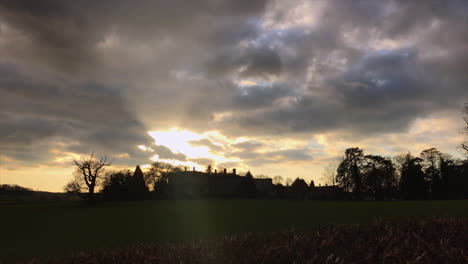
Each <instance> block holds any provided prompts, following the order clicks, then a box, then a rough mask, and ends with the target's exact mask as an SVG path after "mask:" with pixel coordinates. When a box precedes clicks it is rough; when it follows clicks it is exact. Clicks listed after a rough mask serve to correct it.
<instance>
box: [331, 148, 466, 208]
mask: <svg viewBox="0 0 468 264" xmlns="http://www.w3.org/2000/svg"><path fill="white" fill-rule="evenodd" d="M467 176H468V160H460V159H455V158H453V157H451V156H450V155H449V154H445V153H442V152H440V151H439V150H437V149H436V148H429V149H426V150H423V151H422V152H421V153H420V154H419V156H414V155H412V154H411V153H408V154H405V155H399V156H396V157H394V158H390V157H382V156H379V155H372V154H370V155H365V154H364V151H363V150H362V149H360V148H357V147H355V148H348V149H346V151H345V153H344V156H343V157H342V159H341V162H340V163H339V165H338V168H337V170H336V178H335V181H336V183H337V185H338V186H339V187H341V188H343V190H344V191H346V192H351V193H352V194H353V198H354V199H358V200H360V199H375V200H389V199H409V200H412V199H464V198H468V177H467Z"/></svg>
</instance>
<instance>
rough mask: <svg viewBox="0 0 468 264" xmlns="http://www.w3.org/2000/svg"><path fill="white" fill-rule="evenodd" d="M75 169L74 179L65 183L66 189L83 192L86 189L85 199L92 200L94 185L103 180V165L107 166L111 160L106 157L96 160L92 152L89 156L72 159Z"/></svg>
mask: <svg viewBox="0 0 468 264" xmlns="http://www.w3.org/2000/svg"><path fill="white" fill-rule="evenodd" d="M74 163H75V166H76V171H75V173H74V179H73V180H72V182H71V183H69V184H67V186H66V190H67V191H70V190H71V191H75V192H83V191H87V199H88V201H90V202H93V201H94V193H95V189H96V186H99V185H100V183H101V181H102V180H103V176H104V175H103V172H104V167H108V166H110V165H111V163H112V162H108V161H107V158H106V157H101V158H100V159H99V160H97V159H96V158H95V157H94V152H93V153H91V155H90V157H89V158H85V157H82V158H81V160H80V161H77V160H74Z"/></svg>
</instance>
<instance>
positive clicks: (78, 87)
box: [0, 63, 150, 162]
mask: <svg viewBox="0 0 468 264" xmlns="http://www.w3.org/2000/svg"><path fill="white" fill-rule="evenodd" d="M30 72H33V73H30ZM0 87H2V89H0V98H1V99H0V100H1V104H0V113H1V117H2V118H1V119H0V124H1V125H0V145H1V146H2V152H3V154H5V155H8V156H11V157H13V158H18V159H21V160H27V161H28V162H34V161H35V160H37V159H36V157H37V156H41V155H43V156H45V157H47V156H50V155H51V154H50V153H47V152H48V151H47V149H44V148H42V147H41V148H39V146H43V145H45V143H47V144H49V145H50V148H54V147H57V146H56V145H60V148H61V149H62V151H73V152H77V153H81V154H87V153H90V152H91V151H97V152H105V153H107V155H113V156H114V155H118V154H121V153H127V154H129V155H133V157H135V156H137V155H139V154H140V153H138V152H137V151H136V146H137V145H138V144H144V142H150V139H149V137H148V136H147V135H146V134H145V129H144V127H143V125H142V124H141V123H140V122H139V121H138V120H137V119H136V118H135V117H134V116H133V115H132V114H131V112H130V111H129V110H128V109H126V108H125V104H124V102H123V101H122V99H121V98H120V97H119V96H118V93H116V92H115V91H113V90H112V89H109V88H108V87H106V86H102V85H99V84H96V83H82V82H71V81H67V80H64V79H62V78H60V77H57V76H56V75H54V74H51V73H48V72H46V71H41V70H38V69H31V68H29V69H26V68H24V67H21V66H19V65H17V64H7V63H3V64H1V65H0ZM76 142H78V143H76ZM25 152H28V153H29V155H27V156H29V157H31V158H30V159H26V157H27V156H25V155H24V153H25ZM140 157H141V156H140ZM146 158H148V157H146Z"/></svg>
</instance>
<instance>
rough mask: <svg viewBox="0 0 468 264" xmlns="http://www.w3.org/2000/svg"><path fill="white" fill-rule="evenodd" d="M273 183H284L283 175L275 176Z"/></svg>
mask: <svg viewBox="0 0 468 264" xmlns="http://www.w3.org/2000/svg"><path fill="white" fill-rule="evenodd" d="M273 184H281V185H282V184H283V177H282V176H280V175H277V176H275V177H273Z"/></svg>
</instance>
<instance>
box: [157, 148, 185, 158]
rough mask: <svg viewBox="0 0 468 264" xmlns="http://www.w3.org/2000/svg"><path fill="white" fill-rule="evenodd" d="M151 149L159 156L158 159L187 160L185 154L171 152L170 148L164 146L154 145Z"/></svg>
mask: <svg viewBox="0 0 468 264" xmlns="http://www.w3.org/2000/svg"><path fill="white" fill-rule="evenodd" d="M152 149H153V150H154V153H156V154H157V155H158V156H159V158H160V159H171V160H180V161H186V160H187V156H185V155H184V154H183V153H174V152H172V150H170V149H169V148H168V147H165V146H161V145H154V146H153V147H152Z"/></svg>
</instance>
